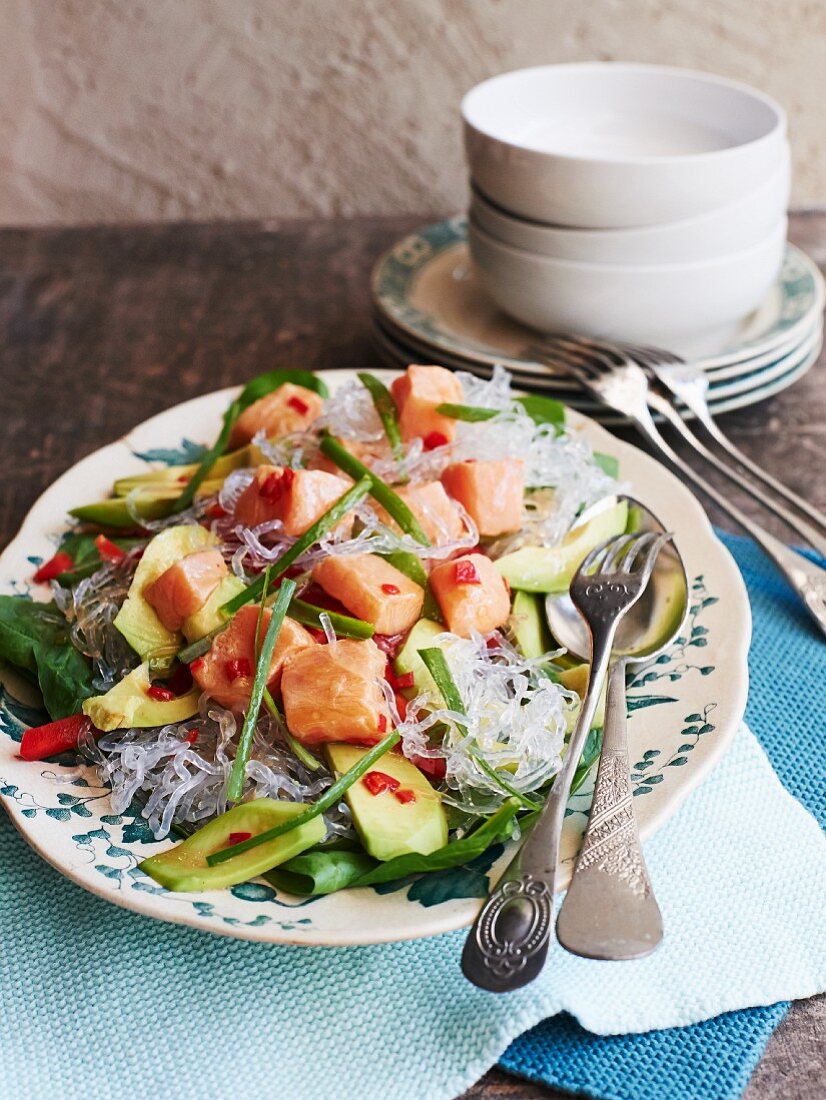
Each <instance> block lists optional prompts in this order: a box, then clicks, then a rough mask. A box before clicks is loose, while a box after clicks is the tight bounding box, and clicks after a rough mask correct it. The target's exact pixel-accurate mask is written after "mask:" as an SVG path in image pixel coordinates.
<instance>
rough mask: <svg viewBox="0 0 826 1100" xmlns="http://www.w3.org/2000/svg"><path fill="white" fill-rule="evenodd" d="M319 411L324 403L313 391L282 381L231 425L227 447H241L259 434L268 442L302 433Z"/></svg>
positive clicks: (316, 417) (317, 415)
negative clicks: (279, 437) (280, 384)
mask: <svg viewBox="0 0 826 1100" xmlns="http://www.w3.org/2000/svg"><path fill="white" fill-rule="evenodd" d="M323 408H324V401H323V399H322V398H321V397H320V396H319V395H318V394H317V393H316V392H315V391H314V390H308V389H305V387H304V386H296V385H295V384H294V383H292V382H285V383H284V384H283V385H282V386H279V387H278V389H277V390H274V391H273V392H272V393H268V394H267V395H266V396H265V397H260V398H259V399H258V400H257V401H253V403H252V404H251V405H249V406H248V407H247V408H246V409H244V411H243V412H242V413H241V415H240V416H239V417H238V419H237V420H236V421H235V424H234V426H233V429H232V434H231V435H230V437H229V447H230V449H231V450H233V449H235V448H236V447H243V446H244V445H245V444H247V443H249V442H250V440H251V439H252V437H253V436H254V435H257V434H258V432H260V431H263V432H264V433H265V434H266V436H267V438H268V439H275V438H277V437H278V436H280V435H287V434H288V433H289V432H301V431H304V430H305V429H306V428H309V426H310V425H311V424H312V422H313V421H314V420H317V419H318V417H319V416H321V410H322V409H323Z"/></svg>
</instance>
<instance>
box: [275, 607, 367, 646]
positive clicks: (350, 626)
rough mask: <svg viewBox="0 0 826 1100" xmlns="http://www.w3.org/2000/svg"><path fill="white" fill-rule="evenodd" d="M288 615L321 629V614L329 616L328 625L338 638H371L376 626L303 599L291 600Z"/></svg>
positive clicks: (298, 621) (306, 624)
mask: <svg viewBox="0 0 826 1100" xmlns="http://www.w3.org/2000/svg"><path fill="white" fill-rule="evenodd" d="M289 615H290V618H291V619H295V621H296V622H297V623H303V624H304V626H314V627H316V629H318V630H322V629H323V627H322V625H321V616H322V615H328V616H329V617H330V625H331V626H332V628H333V630H334V631H335V632H336V634H337V635H338V636H339V638H372V637H373V635H374V634H375V633H376V628H375V627H374V626H373V624H372V623H366V622H364V621H363V620H362V619H353V618H351V617H350V616H349V615H340V614H339V613H338V612H336V611H327V610H326V609H325V608H323V607H315V605H314V604H311V603H305V602H304V600H293V601H292V603H291V604H290V610H289Z"/></svg>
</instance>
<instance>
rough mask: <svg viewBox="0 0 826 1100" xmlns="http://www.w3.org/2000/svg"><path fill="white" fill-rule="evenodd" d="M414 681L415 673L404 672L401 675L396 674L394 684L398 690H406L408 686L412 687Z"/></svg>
mask: <svg viewBox="0 0 826 1100" xmlns="http://www.w3.org/2000/svg"><path fill="white" fill-rule="evenodd" d="M414 682H415V681H414V677H413V673H412V672H404V673H402V675H401V676H396V678H395V680H394V682H393V686H394V687H395V688H396V690H397V691H405V690H406V689H407V688H412V687H413V684H414Z"/></svg>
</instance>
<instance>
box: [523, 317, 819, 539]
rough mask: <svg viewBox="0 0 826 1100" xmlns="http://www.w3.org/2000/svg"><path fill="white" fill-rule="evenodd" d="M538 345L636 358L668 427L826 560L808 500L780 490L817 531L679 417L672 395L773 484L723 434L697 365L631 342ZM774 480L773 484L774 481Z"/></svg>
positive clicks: (580, 340)
mask: <svg viewBox="0 0 826 1100" xmlns="http://www.w3.org/2000/svg"><path fill="white" fill-rule="evenodd" d="M538 346H539V347H542V348H543V349H546V350H543V354H549V353H550V350H551V349H556V350H558V351H559V352H560V353H566V352H567V353H577V352H579V351H585V352H587V353H588V354H592V355H594V356H605V357H608V358H609V359H611V360H612V361H617V362H619V363H620V365H622V362H623V360H631V361H633V362H636V363H638V364H639V365H640V366H642V367H643V369H644V370H645V371H646V373H647V374H648V375H649V386H650V392H651V395H652V398H653V399H654V400H658V401H659V404H658V405H657V412H659V413H661V414H662V415H663V416H665V417H666V418H667V419H668V421H669V423H670V424H672V425H673V427H674V428H675V429H676V430H677V431H678V432H679V434H680V435H681V436H682V438H683V439H684V440H685V441H686V443H688V444H689V446H690V447H692V448H693V449H694V450H695V451H696V452H697V454H699V455H700V456H701V457H702V458H704V459H705V460H706V462H708V463H709V464H710V465H712V466H714V468H715V469H716V470H719V471H720V473H721V474H723V476H724V477H727V478H728V479H729V480H730V481H733V482H734V484H735V485H737V486H738V487H739V488H740V489H742V490H743V491H744V492H746V493H748V494H749V496H751V497H753V498H754V499H755V500H758V501H759V502H760V503H761V504H762V505H763V507H764V508H766V510H767V511H769V512H771V513H772V515H774V516H776V517H777V518H778V519H779V520H781V522H783V523H785V524H786V525H787V526H788V527H790V528H791V529H792V530H793V531H795V532H796V533H797V534H798V535H799V536H800V537H801V538H802V539H804V540H805V541H806V542H808V543H809V545H810V546H812V547H813V548H814V549H815V550H817V552H818V553H819V554H821V555H823V556H824V557H826V518H824V517H822V516H820V514H819V513H818V511H817V509H815V508H812V507H811V506H810V505H808V504H806V502H805V501H800V500H799V498H797V497H796V496H795V494H793V493H792V492H791V490H789V489H786V487H785V486H781V488H782V489H783V493H782V495H783V496H784V497H786V498H787V499H788V498H791V500H792V503H794V504H795V505H796V506H797V507H800V508H801V509H802V510H803V511H805V512H806V514H807V515H810V514H812V515H813V519H814V522H815V523H816V524H817V525H818V526H817V527H815V526H813V525H812V524H810V523H807V522H806V520H804V519H801V518H800V517H799V516H796V515H795V514H794V512H791V511H789V509H788V508H786V507H785V506H784V505H782V504H779V503H778V502H777V501H774V500H772V499H771V497H769V496H767V495H766V493H765V492H763V490H762V489H761V488H760V487H759V486H758V485H755V484H754V483H753V482H751V481H749V480H748V479H747V478H744V477H743V476H742V474H740V473H738V472H737V470H735V469H732V467H731V466H727V465H726V464H725V462H722V461H721V460H720V459H719V458H718V457H717V455H716V454H714V452H713V451H710V450H709V449H708V448H707V447H706V446H705V445H704V444H703V443H702V442H701V441H700V440H699V439H698V438H697V436H696V435H695V434H694V433H693V432H692V431H691V429H690V428H689V427H688V425H687V424H686V422H685V420H684V419H683V417H682V416H681V415H680V412H679V410H678V409H677V408H676V407H675V405H674V402H673V401H672V400H671V397H670V396H669V393H670V394H673V395H674V396H675V397H677V398H679V400H681V401H682V402H683V403H684V404H685V405H686V406H687V407H688V408H689V409H691V410H692V412H694V413H695V414H696V415H697V416H698V419H700V421H701V423H703V425H704V426H706V427H707V425H706V421H708V423H709V424H710V425H711V428H709V429H708V430H709V431H711V432H712V434H713V435H714V438H715V440H717V437H718V436H719V437H720V438H721V439H723V440H725V447H726V450H727V451H728V452H734V457H735V459H736V460H737V461H742V462H743V464H744V465H746V464H748V466H749V467H750V468H752V467H753V469H754V470H757V471H758V476H759V479H760V480H761V481H766V483H767V484H768V480H767V479H768V475H763V473H762V471H761V470H760V467H759V466H757V465H755V464H754V463H752V462H751V460H750V459H748V458H746V456H745V455H742V456H741V455H740V452H739V451H738V450H737V448H736V447H735V446H734V444H733V443H731V442H729V440H728V439H727V438H726V436H725V435H723V433H722V432H721V431H720V429H719V428H718V427H717V425H716V424H715V423H714V420H713V419H712V416H711V413H710V412H709V409H708V405H707V403H706V399H705V392H706V390H707V389H708V378H707V377H706V375H705V373H704V372H703V371H700V370H698V369H697V368H696V367H692V366H691V365H690V364H688V363H682V361H681V360H678V359H677V358H676V356H673V357H672V356H670V355H669V353H668V352H659V351H658V350H657V349H653V348H643V347H636V346H634V345H632V344H607V343H603V342H602V341H598V340H591V339H588V338H586V337H575V338H569V337H563V336H560V337H550V338H549V339H548V340H547V341H545V342H543V343H542V344H541V345H538ZM656 357H660V359H662V357H668V358H669V360H670V361H669V363H668V364H666V363H665V362H662V361H658V360H657V358H656ZM663 402H665V404H666V405H667V406H668V411H665V410H664V407H663V404H662V403H663ZM651 404H652V401H649V405H651ZM698 410H699V412H698ZM771 480H772V481H773V480H774V479H771ZM776 484H777V485H780V482H776ZM804 505H805V507H804Z"/></svg>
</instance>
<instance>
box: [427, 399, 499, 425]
mask: <svg viewBox="0 0 826 1100" xmlns="http://www.w3.org/2000/svg"><path fill="white" fill-rule="evenodd" d="M500 411H501V410H500V409H485V408H483V407H482V406H480V405H453V404H451V403H450V402H449V401H445V402H443V403H442V404H441V405H437V406H436V412H437V413H439V414H440V416H449V417H452V419H453V420H465V421H467V422H468V423H469V424H476V423H479V422H481V421H483V420H493V418H494V417H495V416H498V415H499V413H500Z"/></svg>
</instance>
